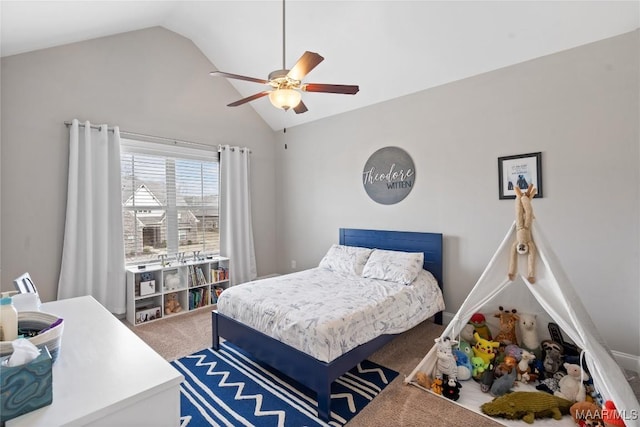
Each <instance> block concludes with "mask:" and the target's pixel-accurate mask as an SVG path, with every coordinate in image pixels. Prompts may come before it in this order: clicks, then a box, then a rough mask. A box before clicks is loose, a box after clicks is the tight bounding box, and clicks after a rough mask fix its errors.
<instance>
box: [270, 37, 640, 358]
mask: <svg viewBox="0 0 640 427" xmlns="http://www.w3.org/2000/svg"><path fill="white" fill-rule="evenodd" d="M638 34H639V33H638V31H635V32H633V33H629V34H626V35H623V36H620V37H615V38H612V39H607V40H604V41H601V42H597V43H594V44H590V45H585V46H582V47H578V48H576V49H572V50H569V51H565V52H561V53H558V54H555V55H551V56H547V57H543V58H539V59H536V60H532V61H529V62H525V63H522V64H518V65H515V66H511V67H508V68H504V69H500V70H497V71H494V72H490V73H486V74H483V75H479V76H476V77H473V78H469V79H465V80H462V81H458V82H455V83H452V84H448V85H444V86H441V87H437V88H433V89H430V90H427V91H423V92H420V93H416V94H413V95H409V96H405V97H402V98H398V99H396V100H393V101H390V102H385V103H381V104H378V105H374V106H371V107H369V108H365V109H361V110H357V111H353V112H350V113H346V114H341V115H339V116H335V117H332V118H328V119H325V120H321V121H318V122H314V123H309V124H306V125H302V126H298V127H294V128H291V129H288V130H287V132H286V133H284V134H283V133H280V134H279V147H278V151H277V153H278V157H277V159H278V176H277V186H278V193H277V194H278V203H277V209H278V211H277V230H278V247H279V248H282V251H281V254H279V256H280V258H279V267H280V270H281V271H283V272H285V271H292V269H291V260H296V262H297V269H304V268H309V267H313V266H316V265H317V264H318V262H319V261H320V259H321V257H322V256H323V255H324V253H325V252H326V250H327V249H328V247H329V245H330V244H332V243H335V242H337V239H338V228H339V227H355V228H376V229H392V230H409V231H430V232H442V233H444V235H445V274H444V275H445V282H446V283H445V287H446V288H445V289H446V291H445V300H446V304H447V311H448V312H452V313H455V311H456V310H457V309H458V308H459V306H460V305H461V303H462V301H463V300H464V298H465V297H466V295H467V294H468V292H469V290H470V289H471V288H472V287H473V285H474V284H475V282H476V281H477V280H478V278H479V276H480V274H481V273H482V271H483V270H484V268H485V266H486V265H487V263H488V262H489V260H490V258H491V256H492V255H493V254H494V252H495V250H496V249H497V247H498V245H499V244H500V242H501V241H502V239H503V238H504V236H505V233H506V232H507V229H508V227H509V226H510V225H511V223H512V221H513V219H514V208H513V201H506V200H498V194H497V193H498V189H497V181H498V172H497V158H498V157H500V156H505V155H512V154H522V153H529V152H537V151H541V152H542V153H543V165H542V169H543V189H544V198H542V199H536V200H535V201H534V203H533V206H534V210H535V214H536V216H537V221H538V223H539V224H540V226H541V227H542V230H543V231H544V234H545V235H546V236H547V238H548V240H549V241H550V244H551V245H552V246H553V248H554V250H555V252H556V254H557V256H558V258H559V259H560V261H561V262H562V265H563V267H564V270H565V272H566V273H567V275H568V277H569V279H570V280H571V281H572V283H573V285H574V287H575V288H576V289H577V291H578V292H579V293H580V294H581V295H582V296H583V303H584V304H585V306H586V307H587V309H588V310H589V311H590V312H591V314H592V316H593V320H594V322H595V323H596V325H598V327H599V331H600V332H601V333H602V334H603V335H604V336H605V339H606V340H607V341H608V342H609V343H610V345H611V346H612V348H613V349H615V350H618V351H621V352H625V353H629V354H633V355H640V341H639V340H640V317H639V315H638V306H639V305H640V295H639V290H638V288H639V270H638V266H639V265H640V259H639V254H638V249H639V242H640V239H639V234H638V228H639V225H640V211H639V190H640V186H639V184H640V181H639V174H638V169H639V164H640V161H639V159H640V157H639V145H640V144H639V132H638V118H639V110H638V94H639V88H638V77H639V69H638V52H639V49H638V47H639V37H638ZM326 96H338V95H326ZM356 96H357V95H356ZM309 108H313V106H312V105H309ZM285 144H287V147H288V148H287V149H284V145H285ZM385 146H399V147H402V148H404V149H405V150H406V151H407V152H408V153H409V154H410V155H411V156H412V158H413V161H414V163H415V166H416V183H415V186H414V188H413V191H412V192H411V194H409V196H408V197H407V198H406V199H405V200H403V201H402V202H400V203H398V204H396V205H390V206H386V205H380V204H376V203H375V202H373V201H372V200H371V199H369V197H368V196H367V194H366V193H365V191H364V188H363V185H362V181H361V179H362V178H361V177H362V172H363V168H364V164H365V162H366V161H367V159H368V157H369V156H370V155H371V154H372V153H373V152H374V151H376V150H377V149H379V148H381V147H385ZM505 275H506V272H505ZM518 308H519V309H520V310H521V311H526V307H518Z"/></svg>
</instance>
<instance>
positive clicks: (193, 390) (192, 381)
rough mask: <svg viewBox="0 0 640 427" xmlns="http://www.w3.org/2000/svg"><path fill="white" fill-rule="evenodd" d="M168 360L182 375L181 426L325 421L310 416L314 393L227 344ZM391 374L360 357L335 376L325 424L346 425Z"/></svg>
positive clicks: (314, 409)
mask: <svg viewBox="0 0 640 427" xmlns="http://www.w3.org/2000/svg"><path fill="white" fill-rule="evenodd" d="M171 364H172V365H173V366H174V367H175V368H176V369H178V371H180V372H181V373H182V374H183V375H184V377H185V381H184V382H183V383H182V384H181V386H180V391H181V393H180V419H181V427H187V426H188V427H201V426H234V427H235V426H259V427H262V426H292V427H302V426H326V425H327V424H326V423H325V422H323V421H321V420H320V419H318V418H317V417H316V414H317V402H316V397H315V393H314V392H312V391H310V390H309V389H307V388H306V387H305V386H303V385H301V384H298V383H297V382H295V381H293V380H292V379H290V378H289V377H286V376H284V375H282V374H281V373H279V372H278V371H276V370H275V369H273V368H270V367H269V366H267V365H264V364H261V363H259V362H256V361H255V360H253V359H252V358H251V357H250V356H248V355H247V353H245V352H243V351H242V350H240V349H238V347H235V346H233V345H232V344H229V343H227V342H223V343H221V345H220V351H218V352H216V351H213V350H212V349H205V350H202V351H199V352H197V353H194V354H192V355H190V356H186V357H183V358H181V359H178V360H176V361H174V362H171ZM397 376H398V373H397V372H395V371H392V370H391V369H387V368H385V367H383V366H380V365H377V364H375V363H373V362H370V361H368V360H365V361H363V362H362V363H360V364H358V366H356V367H354V368H353V369H351V371H349V372H347V373H346V374H344V375H343V376H341V377H340V378H338V379H337V380H335V381H334V382H333V384H332V385H331V421H330V422H329V425H330V426H342V425H344V424H346V423H347V422H348V421H349V420H350V419H352V418H353V417H354V416H355V415H356V414H357V413H358V412H360V411H361V410H362V409H363V408H364V407H365V406H366V405H367V404H368V403H369V402H371V401H372V400H373V398H374V397H376V396H377V395H378V394H379V393H380V392H381V391H382V389H384V388H385V387H386V386H387V385H388V384H389V383H390V382H391V381H392V380H393V379H394V378H395V377H397Z"/></svg>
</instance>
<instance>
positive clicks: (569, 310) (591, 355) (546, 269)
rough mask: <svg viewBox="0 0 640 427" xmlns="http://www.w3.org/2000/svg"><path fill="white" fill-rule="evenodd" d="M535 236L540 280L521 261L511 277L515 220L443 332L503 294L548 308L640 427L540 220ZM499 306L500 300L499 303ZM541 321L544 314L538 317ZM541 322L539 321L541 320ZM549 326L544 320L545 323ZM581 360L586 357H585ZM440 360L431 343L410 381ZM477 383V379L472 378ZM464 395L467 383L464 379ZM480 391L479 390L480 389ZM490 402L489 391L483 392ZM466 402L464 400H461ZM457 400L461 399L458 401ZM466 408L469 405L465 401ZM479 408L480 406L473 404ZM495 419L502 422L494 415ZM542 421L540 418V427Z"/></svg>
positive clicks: (522, 304)
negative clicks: (528, 274)
mask: <svg viewBox="0 0 640 427" xmlns="http://www.w3.org/2000/svg"><path fill="white" fill-rule="evenodd" d="M532 235H533V240H534V241H535V243H536V245H537V252H538V257H537V261H536V282H535V283H534V284H531V283H529V282H528V281H527V280H526V265H525V264H526V262H525V261H524V259H520V263H519V264H520V268H519V276H520V277H517V278H516V279H515V280H514V281H510V280H509V279H508V277H507V270H508V266H509V251H510V247H511V245H512V243H513V242H514V241H515V222H514V224H513V225H512V227H511V228H510V229H509V231H508V233H507V235H506V236H505V238H504V240H503V241H502V244H501V245H500V247H499V248H498V251H497V252H496V254H495V255H494V256H493V258H492V259H491V261H490V262H489V265H488V266H487V268H486V269H485V271H484V273H482V276H480V279H479V280H478V282H477V283H476V285H475V286H474V288H473V289H472V290H471V292H470V293H469V295H468V296H467V298H466V299H465V301H464V303H463V304H462V306H461V307H460V310H458V312H457V313H456V314H455V316H454V317H453V319H452V320H451V322H450V323H449V324H448V325H447V327H446V329H445V330H444V332H443V333H442V336H443V337H444V336H449V337H458V335H459V334H460V331H461V329H462V328H463V327H464V326H465V325H466V324H467V322H468V321H469V319H470V318H471V316H472V315H473V314H474V313H476V312H482V311H483V307H485V309H486V307H487V303H489V302H490V301H492V300H493V299H494V298H495V297H496V296H499V298H500V301H501V305H505V303H504V301H505V300H506V301H507V302H506V305H505V306H507V305H509V304H513V307H517V308H518V310H519V311H521V312H527V311H528V307H532V306H536V307H538V308H540V307H541V309H542V310H544V312H545V313H544V314H545V315H548V317H549V318H550V319H552V321H553V322H555V323H557V324H558V325H559V326H560V328H561V329H562V331H563V332H564V333H565V334H567V335H568V337H569V338H570V339H571V340H572V341H573V342H574V343H575V344H576V345H577V346H578V347H579V348H581V349H582V350H583V354H582V355H581V356H582V357H583V358H584V361H586V365H587V367H588V370H589V373H590V374H591V376H592V377H593V383H594V387H595V388H596V390H597V391H598V392H599V393H600V394H601V395H602V397H603V399H604V400H611V401H613V402H614V403H615V405H616V407H617V409H618V411H619V412H620V414H621V416H622V417H623V419H624V421H625V424H626V426H627V427H631V426H640V420H639V419H638V411H639V410H640V405H639V404H638V400H637V399H636V397H635V395H634V393H633V390H632V389H631V387H630V386H629V383H628V381H627V379H626V378H625V375H624V373H623V372H622V370H621V368H620V367H619V366H618V364H617V363H616V361H615V360H614V358H613V356H612V354H611V351H610V350H609V348H608V347H607V345H606V343H605V341H604V340H603V339H602V338H601V337H600V335H599V333H598V331H597V329H596V327H595V325H594V324H593V321H592V320H591V317H590V316H589V314H588V313H587V311H586V309H585V307H584V306H583V305H582V302H581V301H580V297H579V296H578V294H577V293H576V291H575V290H574V288H573V286H572V285H571V283H570V282H569V280H568V278H567V276H566V275H565V273H564V271H563V270H562V267H561V266H560V262H559V261H558V259H557V258H556V256H555V254H554V253H553V251H552V250H551V248H550V247H549V244H548V243H547V241H546V239H545V237H544V236H543V235H542V233H541V231H540V229H539V227H538V225H537V224H536V221H534V223H533V226H532ZM496 307H497V304H496ZM509 307H511V305H509ZM538 318H539V319H540V316H538ZM538 323H539V326H540V323H542V322H540V321H539V322H538ZM543 326H544V327H546V323H545V324H544V325H543ZM581 360H582V359H581ZM435 363H436V352H435V347H433V348H432V349H431V350H430V351H429V353H427V355H426V356H425V357H424V359H422V361H421V362H420V363H419V364H418V366H417V367H416V368H415V369H414V370H413V372H412V373H411V375H409V377H407V379H406V380H405V382H406V383H411V384H416V382H415V377H416V374H417V373H418V372H419V371H422V372H425V373H428V374H430V375H431V374H432V373H433V371H434V368H435ZM471 382H473V381H471ZM462 384H463V388H462V390H461V396H463V395H464V393H465V392H466V391H467V389H468V388H470V386H469V387H465V382H463V383H462ZM478 393H480V392H479V391H478ZM484 396H485V397H484V398H485V400H490V399H491V396H490V395H484ZM461 400H462V399H461ZM458 403H459V402H458ZM463 406H465V407H467V406H466V405H463ZM475 410H476V411H477V412H480V409H479V407H477V408H475ZM495 420H496V421H500V422H504V420H502V419H499V418H496V419H495ZM538 424H540V423H539V421H538V420H536V425H538Z"/></svg>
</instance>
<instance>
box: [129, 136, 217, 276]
mask: <svg viewBox="0 0 640 427" xmlns="http://www.w3.org/2000/svg"><path fill="white" fill-rule="evenodd" d="M121 171H122V172H121V174H122V215H123V222H124V243H125V258H126V261H127V263H128V264H133V263H145V262H151V261H157V260H158V258H159V255H167V256H168V257H169V258H173V257H175V256H177V254H179V253H183V252H184V253H185V255H186V256H187V257H189V256H192V255H193V252H194V251H200V253H201V255H203V254H205V253H206V254H217V253H219V248H220V244H219V243H220V239H219V209H218V206H219V205H218V195H219V185H218V182H219V181H218V171H219V162H218V153H217V152H214V151H205V150H198V149H193V148H188V147H187V148H184V147H174V146H167V145H164V144H154V143H149V142H142V141H132V140H126V141H124V142H123V144H122V152H121Z"/></svg>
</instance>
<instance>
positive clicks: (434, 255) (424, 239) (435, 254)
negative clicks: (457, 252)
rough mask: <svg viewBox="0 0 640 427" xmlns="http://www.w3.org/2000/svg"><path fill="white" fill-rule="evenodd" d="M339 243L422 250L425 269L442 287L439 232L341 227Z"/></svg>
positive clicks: (413, 250) (392, 249) (367, 246)
mask: <svg viewBox="0 0 640 427" xmlns="http://www.w3.org/2000/svg"><path fill="white" fill-rule="evenodd" d="M340 244H341V245H346V246H359V247H363V248H375V249H387V250H391V251H404V252H422V253H424V268H425V270H428V271H430V272H431V274H433V276H434V277H435V278H436V279H437V280H438V285H439V286H440V289H442V287H443V283H444V282H443V277H442V234H441V233H417V232H412V231H384V230H359V229H355V228H341V229H340Z"/></svg>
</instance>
